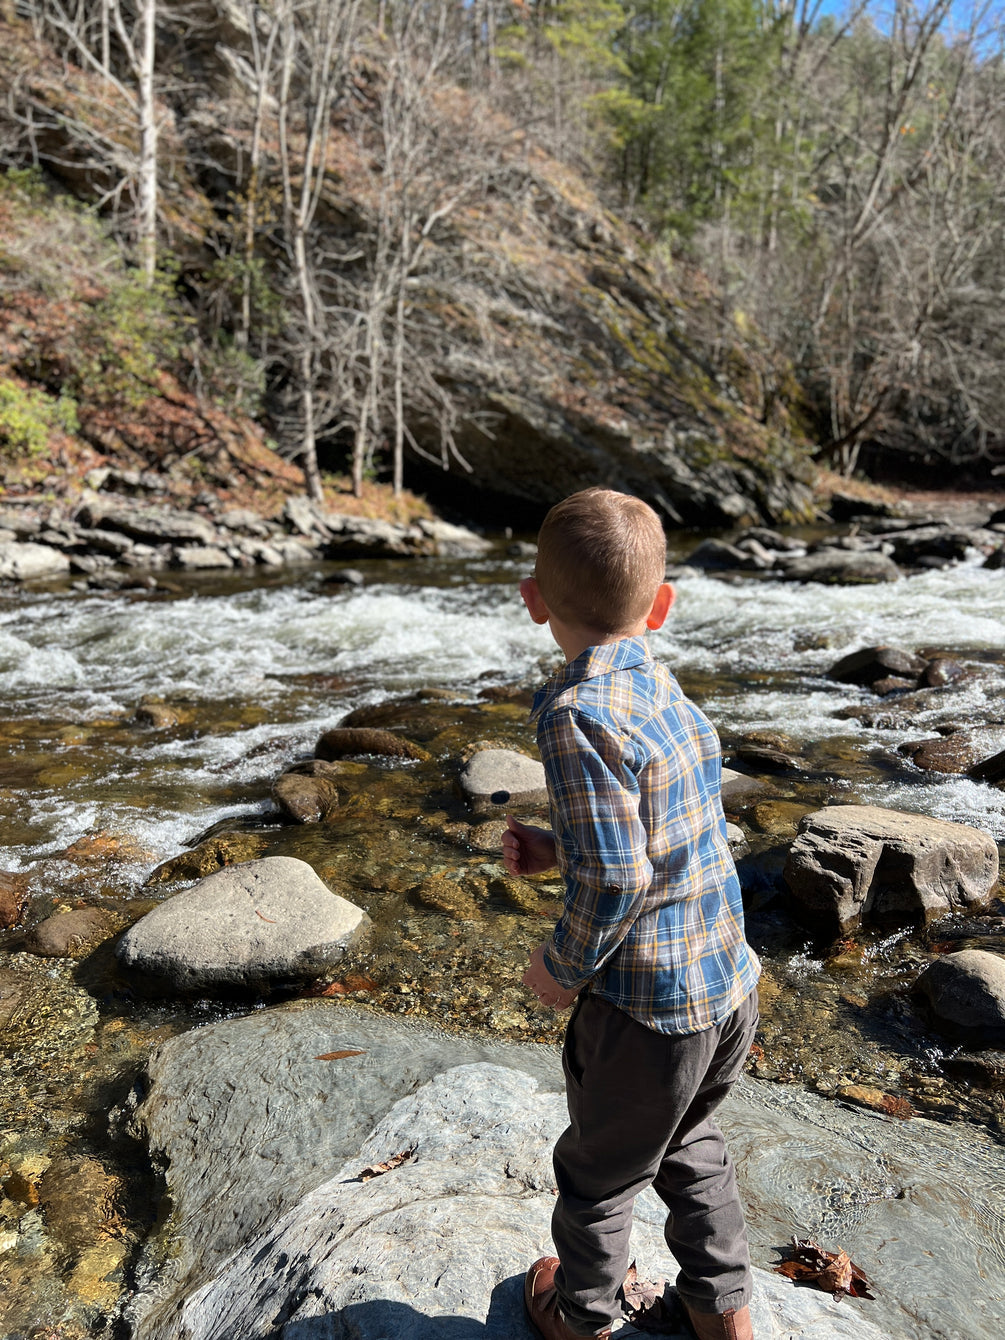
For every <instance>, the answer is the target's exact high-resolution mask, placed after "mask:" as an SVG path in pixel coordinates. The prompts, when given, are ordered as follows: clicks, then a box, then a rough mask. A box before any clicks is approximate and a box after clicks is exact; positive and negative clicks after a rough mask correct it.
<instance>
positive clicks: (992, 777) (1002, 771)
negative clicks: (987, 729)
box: [969, 750, 1005, 782]
mask: <svg viewBox="0 0 1005 1340" xmlns="http://www.w3.org/2000/svg"><path fill="white" fill-rule="evenodd" d="M969 776H971V777H972V778H973V779H974V781H975V782H1003V781H1005V750H1002V752H1001V753H1000V754H994V755H993V756H992V757H991V758H985V759H982V760H981V762H980V763H975V764H974V766H973V767H972V768H971V769H970V772H969Z"/></svg>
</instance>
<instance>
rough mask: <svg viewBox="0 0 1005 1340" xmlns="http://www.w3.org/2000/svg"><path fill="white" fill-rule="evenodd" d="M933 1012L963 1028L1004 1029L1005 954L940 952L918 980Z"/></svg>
mask: <svg viewBox="0 0 1005 1340" xmlns="http://www.w3.org/2000/svg"><path fill="white" fill-rule="evenodd" d="M917 989H918V990H919V991H920V992H921V993H922V994H923V995H924V996H926V997H927V999H928V1002H929V1004H930V1005H931V1007H932V1011H933V1013H934V1014H935V1015H936V1017H937V1018H938V1019H941V1020H942V1021H943V1022H944V1023H949V1024H954V1025H956V1026H957V1027H960V1028H966V1029H993V1030H999V1029H1005V957H1003V956H1002V955H1001V954H991V953H988V951H987V950H984V949H961V950H960V951H959V952H958V953H956V954H943V955H942V956H941V958H937V959H936V960H935V962H934V963H932V964H930V965H929V966H928V967H927V968H926V969H925V971H924V972H923V973H922V974H921V976H920V977H919V978H918V981H917Z"/></svg>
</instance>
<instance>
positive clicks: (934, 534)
mask: <svg viewBox="0 0 1005 1340" xmlns="http://www.w3.org/2000/svg"><path fill="white" fill-rule="evenodd" d="M882 538H883V540H884V541H885V542H886V543H888V544H889V545H890V546H891V547H892V550H893V557H894V560H895V561H896V562H897V563H903V564H906V565H907V566H908V567H921V566H924V565H925V563H924V560H926V559H934V560H936V561H937V562H938V563H939V564H940V565H942V564H944V563H946V562H961V561H962V560H963V559H964V558H966V556H967V554H968V552H969V551H970V550H972V549H979V548H980V547H981V545H982V540H983V536H982V535H981V533H980V531H974V530H961V529H956V528H953V527H951V526H941V525H936V526H919V527H918V528H917V529H914V530H902V531H899V532H896V533H893V534H890V535H884V536H883V537H882Z"/></svg>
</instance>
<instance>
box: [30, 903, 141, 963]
mask: <svg viewBox="0 0 1005 1340" xmlns="http://www.w3.org/2000/svg"><path fill="white" fill-rule="evenodd" d="M118 925H119V922H118V920H117V918H116V917H115V915H114V914H113V913H112V912H109V911H107V910H106V909H105V908H103V907H78V908H75V909H74V910H73V911H71V912H57V913H56V915H55V916H51V917H46V918H45V920H44V921H40V922H39V923H38V925H37V926H33V927H32V929H31V930H30V931H29V932H28V934H27V935H26V936H25V940H24V947H25V949H26V950H27V951H28V953H29V954H38V955H39V956H40V957H41V958H80V957H81V956H82V955H83V954H85V953H87V951H88V950H89V949H91V948H93V946H94V945H96V944H99V943H100V942H101V941H102V940H105V939H107V938H108V936H110V935H112V934H114V932H115V931H116V929H117V928H118Z"/></svg>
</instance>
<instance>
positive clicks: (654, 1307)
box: [622, 1261, 684, 1335]
mask: <svg viewBox="0 0 1005 1340" xmlns="http://www.w3.org/2000/svg"><path fill="white" fill-rule="evenodd" d="M622 1292H623V1293H624V1297H625V1314H626V1317H627V1320H628V1321H629V1322H630V1323H631V1324H632V1326H634V1327H635V1328H636V1329H637V1330H640V1331H652V1332H656V1333H657V1334H663V1335H679V1334H680V1332H681V1328H682V1326H683V1325H684V1311H683V1308H682V1306H681V1303H680V1299H679V1297H678V1295H677V1291H676V1290H675V1289H668V1288H667V1282H666V1280H664V1279H657V1280H643V1279H639V1274H638V1271H637V1270H636V1268H635V1262H634V1261H633V1262H632V1264H631V1265H630V1266H629V1267H628V1273H627V1274H626V1275H625V1282H624V1285H623V1287H622Z"/></svg>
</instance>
